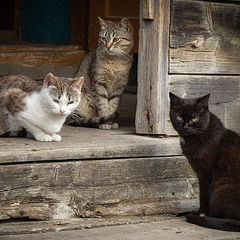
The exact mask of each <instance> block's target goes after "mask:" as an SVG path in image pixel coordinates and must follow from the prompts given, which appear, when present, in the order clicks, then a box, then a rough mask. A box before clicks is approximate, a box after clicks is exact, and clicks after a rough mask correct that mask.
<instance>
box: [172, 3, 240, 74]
mask: <svg viewBox="0 0 240 240" xmlns="http://www.w3.org/2000/svg"><path fill="white" fill-rule="evenodd" d="M171 4H172V5H171V6H172V14H171V28H170V58H169V61H170V63H169V72H170V73H180V74H188V73H191V74H240V69H239V65H240V55H239V52H240V28H239V26H240V18H239V15H240V5H231V4H224V3H209V2H205V1H188V0H172V2H171ZM183 12H184V13H188V14H184V15H183V14H182V13H183Z"/></svg>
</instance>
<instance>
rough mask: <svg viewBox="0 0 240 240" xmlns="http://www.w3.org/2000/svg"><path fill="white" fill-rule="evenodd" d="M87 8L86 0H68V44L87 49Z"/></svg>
mask: <svg viewBox="0 0 240 240" xmlns="http://www.w3.org/2000/svg"><path fill="white" fill-rule="evenodd" d="M88 18H89V9H88V1H87V0H70V44H77V45H79V46H80V48H81V49H84V50H87V47H88V46H87V43H88V30H87V27H88Z"/></svg>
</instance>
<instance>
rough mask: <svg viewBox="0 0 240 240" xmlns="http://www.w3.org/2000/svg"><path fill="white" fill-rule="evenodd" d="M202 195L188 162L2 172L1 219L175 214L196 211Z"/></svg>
mask: <svg viewBox="0 0 240 240" xmlns="http://www.w3.org/2000/svg"><path fill="white" fill-rule="evenodd" d="M10 176H11V177H10ZM197 195H198V184H197V180H196V178H195V175H194V174H193V172H192V170H191V167H190V166H189V165H188V162H187V161H186V159H185V158H184V157H156V158H136V159H131V158H130V159H114V160H97V161H96V160H88V161H71V162H58V163H54V162H52V163H40V164H13V165H2V166H1V168H0V219H8V218H30V219H49V218H54V219H68V218H72V217H74V216H79V217H92V216H107V215H152V214H160V213H176V212H182V211H186V210H187V211H189V210H192V209H193V207H194V208H195V207H196V205H195V204H193V203H194V201H195V200H196V198H197ZM191 199H195V200H194V201H193V202H191V201H192V200H191ZM184 201H188V202H189V205H188V206H186V205H185V204H184ZM174 205H175V206H174Z"/></svg>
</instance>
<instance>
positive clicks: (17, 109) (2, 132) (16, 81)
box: [0, 73, 84, 142]
mask: <svg viewBox="0 0 240 240" xmlns="http://www.w3.org/2000/svg"><path fill="white" fill-rule="evenodd" d="M83 80H84V78H83V77H81V78H74V79H72V78H61V77H56V76H54V75H53V74H52V73H49V74H47V75H46V77H45V79H44V81H43V86H42V88H41V89H40V87H38V85H37V84H36V82H35V81H34V80H32V79H30V78H28V77H25V76H22V75H11V76H5V77H1V78H0V119H1V120H0V136H4V137H5V136H25V133H28V134H30V135H32V136H33V137H34V138H35V139H36V140H37V141H45V142H51V141H61V136H60V135H58V134H57V133H58V132H59V131H60V130H61V128H62V125H63V123H64V121H65V119H66V117H67V116H68V115H69V114H70V113H72V112H73V111H74V110H75V109H76V107H77V106H78V104H79V101H80V92H81V87H82V84H83Z"/></svg>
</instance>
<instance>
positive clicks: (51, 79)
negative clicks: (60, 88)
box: [43, 73, 57, 88]
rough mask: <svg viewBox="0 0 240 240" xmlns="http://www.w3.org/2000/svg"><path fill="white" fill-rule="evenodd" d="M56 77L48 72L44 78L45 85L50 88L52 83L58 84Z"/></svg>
mask: <svg viewBox="0 0 240 240" xmlns="http://www.w3.org/2000/svg"><path fill="white" fill-rule="evenodd" d="M56 81H57V80H56V77H55V76H54V75H53V74H52V73H48V74H47V75H46V77H45V78H44V81H43V84H44V87H46V88H48V87H49V86H51V85H56Z"/></svg>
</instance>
